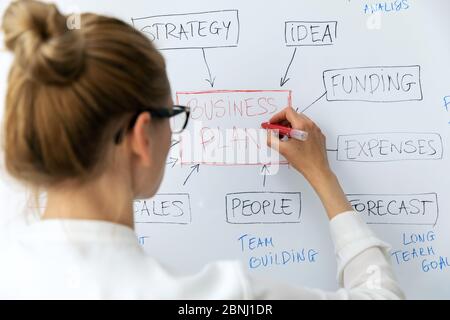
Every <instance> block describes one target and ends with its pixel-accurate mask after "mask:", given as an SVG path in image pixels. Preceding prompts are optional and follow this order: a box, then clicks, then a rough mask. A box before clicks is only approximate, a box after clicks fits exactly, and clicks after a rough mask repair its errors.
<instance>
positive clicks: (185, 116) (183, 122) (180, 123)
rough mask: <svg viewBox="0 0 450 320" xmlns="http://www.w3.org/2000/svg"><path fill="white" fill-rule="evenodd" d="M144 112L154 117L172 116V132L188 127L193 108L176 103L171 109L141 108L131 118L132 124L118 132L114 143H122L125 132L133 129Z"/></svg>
mask: <svg viewBox="0 0 450 320" xmlns="http://www.w3.org/2000/svg"><path fill="white" fill-rule="evenodd" d="M142 112H148V113H150V114H151V115H152V117H155V118H160V119H165V118H171V119H170V129H171V130H172V133H175V134H177V133H181V132H182V131H183V130H184V129H186V127H187V124H188V122H189V115H190V114H191V109H190V108H189V107H185V106H178V105H175V106H173V107H172V108H171V109H169V108H158V109H149V108H145V109H141V110H139V111H138V112H136V114H135V115H134V116H133V118H131V120H130V124H129V125H128V127H127V129H126V130H124V129H121V130H119V132H117V133H116V135H115V136H114V143H115V144H120V143H121V142H122V139H123V137H124V135H125V133H126V132H127V131H129V130H131V129H132V128H133V127H134V124H135V123H136V120H137V118H138V117H139V115H140V114H141V113H142Z"/></svg>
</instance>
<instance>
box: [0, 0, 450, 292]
mask: <svg viewBox="0 0 450 320" xmlns="http://www.w3.org/2000/svg"><path fill="white" fill-rule="evenodd" d="M5 2H6V1H2V4H1V8H0V10H3V9H4V7H5V6H6V3H5ZM56 2H57V3H58V4H59V5H60V8H61V9H62V10H64V11H66V12H84V11H93V12H98V13H102V14H109V15H114V16H117V17H119V18H121V19H124V20H125V21H127V22H129V23H131V24H133V25H134V27H136V28H137V29H139V30H142V31H143V32H145V33H146V35H147V36H148V37H149V38H150V39H152V40H154V41H155V44H156V45H157V46H158V48H160V49H161V50H162V53H163V55H164V57H165V58H166V61H167V66H168V74H169V77H170V81H171V83H172V91H173V99H174V101H176V102H178V103H179V104H188V105H189V106H191V108H192V109H193V110H192V111H193V113H192V119H191V122H190V125H189V127H188V130H187V133H185V134H184V135H182V136H174V137H173V147H172V148H171V151H170V155H169V158H168V160H167V166H166V175H165V179H164V181H163V184H162V186H161V188H160V190H159V192H158V195H157V196H156V197H155V198H153V199H148V200H141V201H136V202H135V205H134V207H135V221H136V232H137V234H138V238H139V242H140V243H141V244H142V245H143V246H144V248H145V250H146V251H147V252H148V253H149V254H151V255H153V256H155V257H157V258H158V259H159V260H160V261H161V262H162V263H163V264H164V265H165V266H167V267H168V268H170V269H172V270H175V271H176V272H179V273H182V274H187V273H192V272H196V271H198V270H200V268H201V267H202V266H203V265H205V264H206V263H208V262H211V261H215V260H218V259H238V260H241V261H242V262H243V264H244V265H245V266H246V268H247V269H248V272H250V273H252V274H254V275H255V276H257V277H270V278H274V279H279V280H280V281H286V282H289V283H291V284H294V285H305V286H309V287H319V288H322V289H328V290H334V289H336V288H337V284H336V262H335V258H334V252H333V245H332V242H331V239H330V236H329V231H328V222H327V218H326V215H325V211H324V209H323V208H322V206H321V203H320V201H319V200H318V198H317V196H316V195H315V194H314V192H313V190H312V188H311V187H310V186H309V185H308V184H307V182H306V181H305V179H304V178H303V177H301V176H300V175H299V174H297V173H296V172H295V171H294V170H293V169H292V168H290V167H289V165H287V164H286V161H285V160H284V159H282V158H280V157H278V156H277V155H276V154H273V153H272V154H270V153H268V152H267V150H266V149H265V147H264V145H263V144H261V143H259V142H261V139H262V138H263V137H262V136H261V135H260V132H259V131H258V130H255V128H258V126H259V124H260V123H261V122H262V121H264V120H267V119H268V118H269V116H270V114H272V113H273V112H275V111H276V110H279V109H281V108H282V107H284V106H287V105H291V106H293V107H294V108H296V109H297V110H298V111H303V112H304V113H305V114H306V115H308V116H309V117H311V118H312V119H314V121H315V122H316V123H317V124H318V125H319V126H320V127H321V128H322V130H323V132H324V133H325V135H326V136H327V149H328V156H329V160H330V163H331V166H332V168H333V169H334V170H335V172H336V174H337V175H338V176H339V178H340V181H341V183H342V185H343V188H344V190H345V192H346V193H347V194H348V198H349V199H350V201H351V203H352V204H353V205H354V207H355V209H356V210H357V211H358V212H359V214H361V215H362V216H363V218H364V219H365V221H366V222H367V223H369V224H370V225H371V227H372V228H373V230H374V231H375V232H376V233H377V234H378V235H379V236H380V238H382V239H383V240H385V241H386V242H388V243H390V244H391V246H392V250H391V254H392V256H391V259H392V263H393V266H394V269H395V272H396V275H397V278H398V280H399V282H400V284H401V286H402V287H403V289H404V290H405V292H406V295H407V297H408V298H447V299H448V298H450V287H449V286H446V285H443V284H444V283H449V280H450V266H449V265H448V263H449V257H450V246H449V244H450V233H449V232H448V228H449V227H450V200H449V199H450V179H449V169H448V168H449V166H450V160H449V158H448V154H449V152H450V150H449V146H448V141H449V129H450V110H449V108H450V77H449V74H450V73H449V72H450V60H449V59H448V56H449V53H450V38H449V37H448V31H449V30H450V18H449V17H448V14H447V13H448V12H450V2H448V1H446V0H433V1H418V0H403V1H387V2H385V1H380V2H377V1H367V2H361V1H354V0H353V1H351V0H339V1H336V0H334V1H331V0H329V1H325V0H323V1H305V0H301V1H300V0H299V1H285V0H281V1H277V2H276V3H271V2H264V3H263V2H261V1H256V0H249V1H245V2H244V1H235V0H227V1H222V0H220V1H214V2H210V1H199V0H193V1H179V0H173V1H165V2H160V3H156V4H154V3H150V2H148V1H127V3H126V5H124V3H123V2H122V1H106V0H102V1H87V0H83V1H76V3H75V2H74V1H56ZM0 55H1V59H2V63H1V64H0V71H1V77H2V80H4V79H6V72H7V68H8V67H7V65H8V63H9V61H10V60H11V57H10V56H9V55H8V54H6V53H5V52H2V53H0ZM3 61H7V63H3ZM4 83H5V81H1V82H0V93H1V94H2V95H4V92H5V89H6V88H5V85H4ZM2 112H3V108H2ZM223 150H227V151H226V152H225V153H223V152H222V151H223ZM3 176H4V174H2V177H3ZM5 179H7V178H2V183H1V185H0V194H1V201H2V207H3V210H4V211H5V214H4V215H3V214H2V215H3V218H2V219H3V220H8V219H10V218H11V217H14V216H16V215H19V214H22V213H23V210H22V209H23V208H26V207H27V204H26V203H27V202H26V200H25V199H26V196H27V193H26V192H24V191H23V190H22V189H21V188H20V187H19V186H17V185H16V184H14V183H13V182H12V181H11V180H5ZM3 210H2V211H3Z"/></svg>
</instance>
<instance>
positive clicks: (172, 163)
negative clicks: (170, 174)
mask: <svg viewBox="0 0 450 320" xmlns="http://www.w3.org/2000/svg"><path fill="white" fill-rule="evenodd" d="M178 160H179V159H178V158H174V157H169V161H167V162H166V165H169V164H171V165H172V168H173V167H175V165H176V164H177V163H178Z"/></svg>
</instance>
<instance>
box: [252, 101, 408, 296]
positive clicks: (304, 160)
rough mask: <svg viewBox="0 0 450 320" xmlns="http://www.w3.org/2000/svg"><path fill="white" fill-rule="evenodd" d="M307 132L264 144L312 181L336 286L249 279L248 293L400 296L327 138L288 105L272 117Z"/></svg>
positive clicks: (385, 257)
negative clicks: (331, 159)
mask: <svg viewBox="0 0 450 320" xmlns="http://www.w3.org/2000/svg"><path fill="white" fill-rule="evenodd" d="M270 121H271V122H272V123H281V124H283V125H290V126H291V127H293V128H295V129H299V130H303V131H306V132H308V139H307V140H306V141H299V140H296V139H289V140H287V141H281V140H280V139H279V138H278V135H277V134H276V133H271V134H269V135H268V141H267V143H268V145H269V146H270V147H272V148H274V149H276V150H278V151H279V152H280V153H281V154H282V155H283V156H284V157H285V158H286V159H287V160H288V161H289V163H290V164H291V165H292V166H293V167H294V168H295V169H297V170H298V171H299V172H300V173H301V174H302V175H303V176H304V177H305V178H306V179H307V180H308V182H309V183H310V184H311V186H312V187H313V188H314V190H315V191H316V193H317V195H318V196H319V198H320V199H321V201H322V204H323V206H324V207H325V210H326V212H327V215H328V217H329V219H330V232H331V237H332V239H333V242H334V246H335V252H336V259H337V265H338V282H339V287H340V289H339V290H338V291H336V292H325V291H321V290H317V289H306V288H302V287H294V286H285V285H281V284H278V283H272V284H269V283H266V282H261V281H256V280H255V279H253V278H252V277H249V278H248V291H249V292H251V297H253V298H259V299H264V298H268V299H277V298H278V299H288V298H291V299H297V298H300V299H301V298H306V299H317V298H319V299H376V298H378V299H386V298H388V299H389V298H390V299H396V298H397V299H401V298H403V297H404V296H403V292H402V291H401V289H400V287H399V286H398V284H397V282H396V280H395V277H394V274H393V270H392V267H391V264H390V260H389V259H390V258H389V251H388V250H389V246H388V245H387V244H385V243H384V242H383V241H381V240H380V239H378V238H377V237H376V236H375V235H374V234H373V232H372V231H371V230H370V228H369V227H368V226H367V225H366V224H365V223H364V221H363V220H362V219H361V217H360V216H358V215H357V214H356V213H355V212H354V211H353V209H352V206H351V205H350V203H349V202H348V200H347V198H346V196H345V194H344V191H343V190H342V188H341V186H340V184H339V181H338V179H337V177H336V175H335V174H334V173H333V172H332V170H331V168H330V166H329V163H328V158H327V153H326V145H325V136H324V135H323V134H322V132H321V130H320V128H319V127H318V126H317V125H316V124H315V123H314V122H313V121H311V120H310V119H309V118H308V117H306V116H305V115H303V114H299V113H297V112H295V111H294V110H293V109H292V108H286V109H284V110H283V111H281V112H280V113H278V114H276V115H275V116H273V117H272V119H271V120H270Z"/></svg>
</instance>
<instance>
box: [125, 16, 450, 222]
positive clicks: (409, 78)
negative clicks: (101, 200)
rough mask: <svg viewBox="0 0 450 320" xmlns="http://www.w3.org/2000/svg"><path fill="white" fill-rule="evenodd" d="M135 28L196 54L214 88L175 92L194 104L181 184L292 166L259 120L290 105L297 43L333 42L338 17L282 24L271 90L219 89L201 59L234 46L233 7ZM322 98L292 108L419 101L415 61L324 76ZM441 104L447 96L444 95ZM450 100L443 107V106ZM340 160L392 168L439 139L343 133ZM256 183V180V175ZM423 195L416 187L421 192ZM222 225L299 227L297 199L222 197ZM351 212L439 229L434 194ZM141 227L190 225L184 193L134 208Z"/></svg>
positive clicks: (422, 154)
mask: <svg viewBox="0 0 450 320" xmlns="http://www.w3.org/2000/svg"><path fill="white" fill-rule="evenodd" d="M132 23H133V25H134V26H135V27H136V28H137V29H138V30H140V31H142V32H143V33H145V34H146V35H148V37H149V38H150V39H151V40H152V41H154V42H155V43H156V45H157V47H158V48H159V49H161V50H180V51H179V53H180V54H182V50H183V49H192V50H198V51H199V55H200V54H201V56H202V58H203V59H204V63H205V74H207V78H206V79H205V81H206V82H207V83H208V84H209V86H211V87H214V89H213V88H211V89H210V90H199V91H191V92H189V91H177V92H176V103H177V104H181V105H186V106H189V107H190V108H191V119H190V121H191V124H190V126H189V127H188V130H187V131H186V132H185V133H184V134H182V135H181V136H178V137H174V141H173V146H172V152H171V154H170V157H169V161H168V163H167V164H168V166H169V167H174V166H175V165H181V166H185V167H186V169H187V173H186V174H187V179H186V180H185V181H184V185H186V184H187V183H188V181H189V178H192V176H195V173H196V172H199V170H200V167H201V166H205V165H207V166H244V165H246V166H261V173H262V174H263V175H264V180H263V186H264V187H265V175H266V173H269V172H270V168H271V166H274V165H288V163H287V162H286V160H284V159H282V158H280V157H279V156H278V155H277V154H275V153H274V152H271V150H269V149H268V148H267V147H266V143H265V140H266V136H265V132H264V131H263V130H260V129H257V128H259V125H260V123H262V122H263V121H265V120H266V119H268V118H269V117H270V116H271V115H273V114H275V113H276V112H278V111H280V110H281V109H282V108H284V107H286V106H292V95H293V94H295V92H293V91H292V90H287V89H285V87H286V86H287V83H288V82H289V80H290V77H292V75H289V71H290V67H291V65H292V63H293V62H294V61H295V57H296V55H297V50H298V48H300V47H304V46H308V47H317V50H320V47H323V46H333V45H334V44H335V43H336V42H337V41H338V39H339V36H340V33H341V30H340V29H339V24H338V21H307V20H298V21H292V20H289V21H285V23H284V34H283V35H280V36H283V37H284V43H285V46H286V47H287V48H293V51H292V55H291V59H290V60H289V63H288V64H287V68H286V72H285V73H284V74H283V76H282V77H281V78H280V83H279V87H276V88H272V89H271V90H263V89H262V90H246V89H242V88H240V89H235V88H231V89H230V88H227V89H220V90H218V89H216V87H217V82H218V80H217V79H218V77H219V76H220V75H216V74H213V73H212V70H213V69H214V66H211V65H210V64H209V63H208V61H207V50H208V49H210V48H222V49H223V50H230V49H229V48H233V47H237V46H239V35H240V33H241V30H240V17H239V10H237V9H233V10H221V11H210V12H198V13H183V14H167V15H159V16H149V17H133V18H132ZM322 79H323V83H322V85H323V90H324V92H323V94H322V95H321V96H319V97H318V98H316V99H315V100H314V101H313V102H312V103H311V104H309V105H308V106H307V107H305V108H303V109H301V110H300V109H299V108H297V111H298V112H307V111H308V110H309V109H310V108H312V107H313V105H314V104H315V103H317V102H318V101H320V100H324V99H325V100H326V101H327V103H333V102H335V101H360V102H361V103H374V104H376V103H396V102H405V101H410V102H415V103H420V102H421V101H422V100H423V91H422V83H421V67H420V65H397V66H395V65H387V66H384V65H383V66H348V67H346V68H336V69H328V70H323V71H322ZM445 99H447V98H445ZM445 101H446V102H447V100H445ZM448 104H449V103H446V106H447V105H448ZM328 152H330V153H334V154H335V158H336V160H337V161H348V162H366V163H370V162H394V161H396V162H398V161H429V160H436V161H439V160H441V159H442V158H443V140H442V138H441V136H440V134H439V133H437V132H416V131H415V130H412V131H411V132H397V131H395V130H392V132H376V128H374V130H373V132H349V133H348V134H345V135H339V136H338V137H337V139H336V145H335V146H333V147H332V148H329V149H328ZM255 179H257V177H255ZM419 191H420V190H419ZM224 197H225V202H226V206H225V208H224V221H226V222H227V223H232V224H240V223H242V224H247V223H299V222H301V204H302V197H301V193H294V194H290V193H280V192H252V191H249V192H243V193H237V194H227V195H224ZM348 198H349V200H350V202H351V203H352V205H353V206H354V208H355V210H356V211H357V212H359V213H361V214H362V215H364V217H365V219H366V221H367V222H368V223H371V224H406V225H407V224H411V225H431V226H433V225H435V224H436V223H437V222H438V217H439V208H438V198H439V197H438V194H436V193H421V192H418V193H417V194H392V195H387V194H349V195H348ZM136 217H137V220H136V221H137V222H138V223H179V224H189V223H190V222H191V221H192V219H195V212H191V205H190V203H189V195H188V194H172V195H168V194H162V195H158V196H156V197H155V198H154V199H152V200H143V201H139V202H137V204H136Z"/></svg>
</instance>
